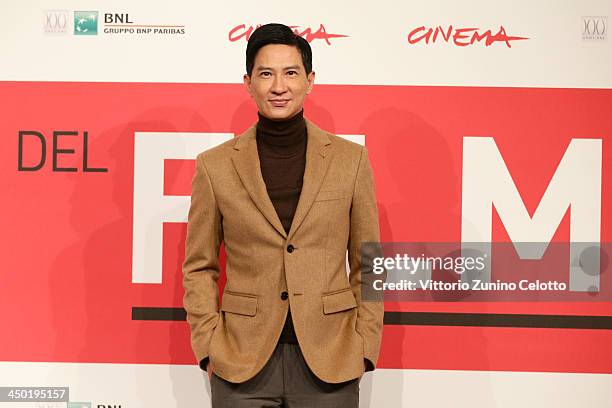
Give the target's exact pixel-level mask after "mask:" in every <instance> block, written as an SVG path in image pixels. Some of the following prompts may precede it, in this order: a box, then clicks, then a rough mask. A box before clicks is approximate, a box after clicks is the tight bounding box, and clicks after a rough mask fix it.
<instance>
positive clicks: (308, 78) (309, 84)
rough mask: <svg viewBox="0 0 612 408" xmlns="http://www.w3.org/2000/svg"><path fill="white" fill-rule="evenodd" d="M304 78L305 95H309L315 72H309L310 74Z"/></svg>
mask: <svg viewBox="0 0 612 408" xmlns="http://www.w3.org/2000/svg"><path fill="white" fill-rule="evenodd" d="M306 78H307V80H308V90H307V91H306V94H309V93H310V91H312V87H313V86H314V80H315V72H314V71H310V73H309V74H308V76H307V77H306Z"/></svg>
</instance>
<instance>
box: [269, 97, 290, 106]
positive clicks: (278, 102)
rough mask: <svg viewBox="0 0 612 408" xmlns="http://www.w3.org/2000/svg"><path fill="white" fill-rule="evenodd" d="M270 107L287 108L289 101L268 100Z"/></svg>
mask: <svg viewBox="0 0 612 408" xmlns="http://www.w3.org/2000/svg"><path fill="white" fill-rule="evenodd" d="M270 103H271V104H272V106H277V107H283V106H287V104H288V103H289V99H270Z"/></svg>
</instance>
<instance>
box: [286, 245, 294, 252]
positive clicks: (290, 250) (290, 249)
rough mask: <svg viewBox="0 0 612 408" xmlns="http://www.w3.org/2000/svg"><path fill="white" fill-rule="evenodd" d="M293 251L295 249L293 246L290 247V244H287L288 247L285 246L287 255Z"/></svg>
mask: <svg viewBox="0 0 612 408" xmlns="http://www.w3.org/2000/svg"><path fill="white" fill-rule="evenodd" d="M294 249H295V248H294V247H293V245H291V244H289V245H288V246H287V252H289V253H292V252H293V250H294Z"/></svg>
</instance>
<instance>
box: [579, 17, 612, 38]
mask: <svg viewBox="0 0 612 408" xmlns="http://www.w3.org/2000/svg"><path fill="white" fill-rule="evenodd" d="M607 37H608V17H604V16H599V17H594V16H586V17H582V39H583V40H606V39H607Z"/></svg>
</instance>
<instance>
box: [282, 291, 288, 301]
mask: <svg viewBox="0 0 612 408" xmlns="http://www.w3.org/2000/svg"><path fill="white" fill-rule="evenodd" d="M288 297H289V294H288V293H287V292H283V293H281V299H283V300H287V298H288Z"/></svg>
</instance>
